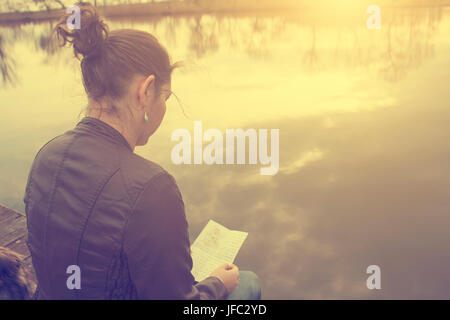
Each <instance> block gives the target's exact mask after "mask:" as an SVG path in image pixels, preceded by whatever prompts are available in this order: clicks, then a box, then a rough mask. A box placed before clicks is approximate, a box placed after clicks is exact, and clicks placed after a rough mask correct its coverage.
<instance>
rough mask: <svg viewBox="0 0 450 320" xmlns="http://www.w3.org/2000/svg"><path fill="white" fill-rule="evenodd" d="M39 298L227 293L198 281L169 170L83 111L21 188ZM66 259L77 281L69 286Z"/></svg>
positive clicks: (215, 282) (210, 281)
mask: <svg viewBox="0 0 450 320" xmlns="http://www.w3.org/2000/svg"><path fill="white" fill-rule="evenodd" d="M24 202H25V211H26V213H27V224H28V239H27V243H28V247H29V249H30V252H31V256H32V260H33V266H34V269H35V271H36V277H37V280H38V291H37V293H36V296H35V297H36V298H37V299H223V298H225V297H226V295H227V293H226V289H225V286H224V285H223V283H222V282H221V280H220V279H218V278H216V277H209V278H207V279H205V280H203V281H202V282H200V283H195V281H194V278H193V276H192V274H191V269H192V259H191V256H190V251H189V248H190V243H189V236H188V223H187V221H186V216H185V212H184V204H183V200H182V197H181V194H180V192H179V190H178V187H177V185H176V183H175V180H174V179H173V177H172V176H171V175H170V174H169V173H167V172H166V171H165V170H164V169H162V168H161V167H160V166H159V165H157V164H155V163H153V162H151V161H148V160H146V159H144V158H142V157H140V156H139V155H137V154H135V153H134V152H133V150H132V148H131V147H130V145H129V144H128V142H127V141H126V140H125V138H124V137H123V136H122V134H120V132H118V131H117V130H116V129H114V128H113V127H111V126H110V125H108V124H106V123H105V122H103V121H101V120H98V119H96V118H92V117H84V118H83V119H82V120H81V121H80V122H79V123H78V124H77V125H76V127H75V128H74V129H72V130H69V131H67V132H65V133H64V134H62V135H60V136H57V137H55V138H54V139H52V140H50V141H49V142H48V143H46V144H45V145H44V146H43V147H42V148H41V149H40V150H39V152H38V153H37V155H36V158H35V160H34V162H33V165H32V167H31V170H30V174H29V178H28V182H27V187H26V192H25V197H24ZM70 265H76V266H78V267H79V268H80V270H81V289H72V290H70V289H68V286H67V284H66V281H67V279H68V278H69V277H70V275H71V273H67V268H68V267H69V266H70Z"/></svg>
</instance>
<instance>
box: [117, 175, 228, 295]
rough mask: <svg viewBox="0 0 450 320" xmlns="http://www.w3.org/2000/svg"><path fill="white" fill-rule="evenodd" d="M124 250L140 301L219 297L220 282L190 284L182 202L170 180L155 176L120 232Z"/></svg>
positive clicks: (222, 288) (222, 291) (223, 291)
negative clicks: (122, 235) (121, 232)
mask: <svg viewBox="0 0 450 320" xmlns="http://www.w3.org/2000/svg"><path fill="white" fill-rule="evenodd" d="M124 251H125V254H126V256H127V259H128V268H129V272H130V276H131V280H132V281H133V284H134V286H135V287H136V290H137V294H138V298H139V299H170V300H182V299H188V300H191V299H192V300H194V299H202V300H203V299H205V300H207V299H224V298H225V297H226V296H227V291H226V288H225V286H224V284H223V283H222V281H221V280H220V279H219V278H216V277H208V278H206V279H205V280H203V281H201V282H199V283H195V280H194V277H193V276H192V274H191V269H192V258H191V255H190V242H189V234H188V223H187V221H186V215H185V211H184V203H183V200H182V197H181V194H180V191H179V189H178V187H177V185H176V182H175V180H174V179H173V177H172V176H171V175H170V174H168V173H167V172H163V173H161V174H158V175H157V176H156V177H154V178H152V180H151V181H150V182H149V183H148V184H147V186H146V187H145V189H144V190H143V192H142V193H141V195H140V196H139V198H138V199H137V201H136V204H135V207H134V210H133V212H132V213H131V215H130V217H129V218H128V221H127V224H126V227H125V230H124Z"/></svg>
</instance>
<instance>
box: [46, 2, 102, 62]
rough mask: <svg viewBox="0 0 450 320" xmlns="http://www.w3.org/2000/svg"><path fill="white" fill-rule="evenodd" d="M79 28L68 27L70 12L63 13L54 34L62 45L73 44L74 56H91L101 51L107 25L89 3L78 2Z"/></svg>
mask: <svg viewBox="0 0 450 320" xmlns="http://www.w3.org/2000/svg"><path fill="white" fill-rule="evenodd" d="M76 6H78V7H79V8H80V18H81V19H80V29H73V30H71V29H69V28H68V27H67V21H68V19H69V17H71V16H72V14H71V13H70V14H67V13H66V14H65V15H64V16H63V18H62V19H61V20H60V21H59V22H58V24H57V25H56V28H55V30H56V34H57V37H58V39H59V40H60V41H61V45H62V46H64V45H66V44H67V43H71V44H72V45H73V51H74V54H75V57H77V58H79V56H80V55H82V56H83V57H84V58H91V57H95V56H98V55H100V54H101V53H102V50H103V47H104V44H105V40H106V38H107V37H108V26H107V25H106V24H105V23H104V22H103V19H101V17H100V15H99V14H98V11H97V9H96V8H95V7H94V6H92V5H91V4H85V3H79V4H77V5H76Z"/></svg>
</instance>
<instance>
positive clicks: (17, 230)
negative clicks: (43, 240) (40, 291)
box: [0, 215, 27, 247]
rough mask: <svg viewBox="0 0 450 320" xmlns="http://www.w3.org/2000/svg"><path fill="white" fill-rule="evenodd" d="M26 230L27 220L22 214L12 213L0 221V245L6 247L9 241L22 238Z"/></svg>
mask: <svg viewBox="0 0 450 320" xmlns="http://www.w3.org/2000/svg"><path fill="white" fill-rule="evenodd" d="M26 232H27V222H26V218H25V217H24V216H20V215H19V216H17V215H13V216H10V217H8V218H6V219H5V220H3V221H2V222H1V223H0V246H3V247H6V246H8V245H9V244H10V243H11V242H14V241H15V240H17V239H19V238H22V237H23V236H24V235H25V233H26Z"/></svg>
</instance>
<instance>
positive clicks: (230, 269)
mask: <svg viewBox="0 0 450 320" xmlns="http://www.w3.org/2000/svg"><path fill="white" fill-rule="evenodd" d="M211 276H213V277H217V278H219V279H220V280H222V282H223V284H224V285H225V288H227V291H228V293H230V292H231V291H233V290H234V289H235V288H236V287H237V285H238V284H239V268H238V267H237V266H235V265H234V264H228V263H225V264H223V265H221V266H220V267H218V268H217V269H216V270H214V271H213V272H212V273H211Z"/></svg>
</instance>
